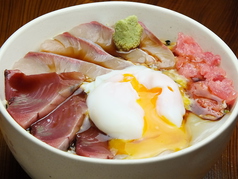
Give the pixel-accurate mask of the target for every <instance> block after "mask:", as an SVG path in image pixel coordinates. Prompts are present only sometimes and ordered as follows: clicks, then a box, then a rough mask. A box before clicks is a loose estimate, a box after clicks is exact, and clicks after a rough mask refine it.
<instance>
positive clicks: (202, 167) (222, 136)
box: [0, 2, 238, 179]
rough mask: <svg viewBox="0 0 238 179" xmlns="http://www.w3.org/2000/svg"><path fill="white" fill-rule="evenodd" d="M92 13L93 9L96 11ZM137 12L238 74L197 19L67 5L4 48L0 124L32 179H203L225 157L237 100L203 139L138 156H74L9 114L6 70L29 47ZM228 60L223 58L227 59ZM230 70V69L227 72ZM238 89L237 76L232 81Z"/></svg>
mask: <svg viewBox="0 0 238 179" xmlns="http://www.w3.org/2000/svg"><path fill="white" fill-rule="evenodd" d="M92 12H93V13H92ZM132 14H134V15H137V16H138V18H139V20H140V21H142V22H144V23H145V25H146V26H148V27H149V29H150V30H151V31H152V32H154V33H155V35H157V36H158V37H159V38H162V39H171V40H175V39H176V37H177V34H178V33H179V32H184V33H185V34H188V35H191V36H193V37H194V38H195V39H196V41H197V42H198V43H199V44H200V45H201V46H202V48H203V49H204V50H206V51H212V52H213V53H215V54H219V55H220V56H221V58H222V59H223V61H222V67H223V68H224V69H225V70H226V71H227V72H228V76H229V77H231V78H232V77H233V78H234V77H237V76H238V64H237V59H236V57H235V55H234V54H233V53H232V51H231V50H230V49H229V47H228V46H227V45H226V44H225V43H224V42H223V41H222V40H221V39H220V38H219V37H217V36H216V35H215V34H214V33H213V32H211V31H210V30H208V29H207V28H206V27H204V26H203V25H201V24H199V23H198V22H196V21H194V20H192V19H190V18H188V17H186V16H184V15H181V14H179V13H176V12H173V11H171V10H168V9H164V8H161V7H157V6H152V5H147V4H141V3H131V2H102V3H91V4H85V5H79V6H74V7H69V8H65V9H62V10H58V11H55V12H52V13H48V14H46V15H43V16H41V17H39V18H37V19H35V20H33V21H31V22H29V23H28V24H26V25H24V26H23V27H22V28H20V29H19V30H18V31H16V32H15V33H14V34H13V35H12V36H11V37H10V38H9V39H8V40H7V41H6V42H5V44H4V45H3V46H2V48H1V50H0V64H1V65H0V85H1V88H0V98H1V104H0V109H1V120H0V126H1V131H2V133H3V136H4V138H5V140H6V142H7V144H8V146H9V148H10V150H11V151H12V153H13V155H14V156H15V158H16V159H17V161H18V162H19V163H20V164H21V166H22V167H23V168H24V169H25V171H26V172H27V173H28V174H29V175H30V176H31V177H32V178H40V179H42V178H57V179H60V178H70V179H74V178H84V179H87V178H90V179H93V178H97V179H98V178H103V179H106V178H114V179H116V178H125V179H126V178H130V179H133V178H135V179H138V178H150V179H152V178H166V179H169V178H177V179H178V178H183V179H185V178H193V179H195V178H202V177H203V176H204V175H205V174H206V172H208V170H209V169H210V167H211V166H212V165H213V164H214V162H215V161H216V160H217V158H218V157H219V156H220V155H221V152H222V150H223V149H224V148H225V146H226V144H227V142H228V141H229V139H230V135H231V133H232V131H233V128H234V126H235V123H236V116H237V112H238V105H237V103H235V105H234V106H233V108H232V110H231V113H230V114H229V115H226V116H225V118H226V122H225V123H224V124H223V125H222V126H221V127H220V128H219V129H218V130H216V131H215V132H214V133H213V134H212V135H210V136H208V137H207V138H206V139H204V140H202V141H201V142H199V143H197V144H195V145H193V146H191V147H189V148H186V149H184V150H181V151H178V152H176V153H173V154H170V155H167V156H161V157H159V158H148V159H139V160H106V159H93V158H85V157H81V156H74V155H71V154H68V153H66V152H63V151H60V150H57V149H55V148H53V147H51V146H49V145H47V144H45V143H43V142H41V141H39V140H38V139H36V138H35V137H33V136H31V135H30V134H29V133H27V132H26V131H25V130H24V129H22V128H21V127H20V126H19V125H18V124H17V123H16V122H15V121H14V120H13V119H12V118H11V116H10V115H9V114H8V113H7V111H6V109H5V97H4V88H3V86H4V73H3V72H4V70H5V69H11V67H12V65H13V63H14V62H15V61H16V60H18V59H20V58H21V57H23V56H24V55H25V54H26V53H27V52H28V51H32V50H36V49H37V48H38V47H39V44H40V43H41V42H42V41H43V40H45V39H47V38H51V37H53V36H55V35H57V34H59V33H61V32H63V31H66V30H69V29H70V28H72V27H74V26H76V25H78V24H80V23H84V22H89V21H92V20H95V21H99V22H102V23H104V24H109V25H111V24H114V23H115V22H116V21H117V20H119V19H122V18H125V17H127V16H129V15H132ZM224 59H225V60H224ZM228 69H229V70H228ZM234 85H235V88H236V89H238V80H234Z"/></svg>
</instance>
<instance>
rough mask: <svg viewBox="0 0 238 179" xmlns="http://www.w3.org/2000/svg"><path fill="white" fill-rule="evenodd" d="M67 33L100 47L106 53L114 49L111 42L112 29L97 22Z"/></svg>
mask: <svg viewBox="0 0 238 179" xmlns="http://www.w3.org/2000/svg"><path fill="white" fill-rule="evenodd" d="M69 33H70V34H72V35H73V36H75V37H79V38H85V39H88V40H90V41H92V42H94V43H96V44H98V45H100V46H101V47H102V48H103V49H104V50H105V51H106V52H108V53H110V52H112V51H115V49H116V48H115V45H114V43H113V41H112V36H113V33H114V29H112V28H110V27H108V26H105V25H103V24H101V23H99V22H97V21H92V22H89V23H84V24H80V25H78V26H76V27H74V28H72V29H71V30H70V31H69Z"/></svg>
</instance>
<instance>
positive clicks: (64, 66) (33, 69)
mask: <svg viewBox="0 0 238 179" xmlns="http://www.w3.org/2000/svg"><path fill="white" fill-rule="evenodd" d="M13 69H19V70H20V71H22V72H23V73H25V74H26V75H32V74H41V73H49V72H56V73H62V72H73V71H77V72H81V73H83V74H84V75H86V76H87V77H89V78H90V79H95V78H96V77H97V76H100V75H103V74H106V73H109V72H111V70H110V69H107V68H104V67H101V66H99V65H96V64H93V63H89V62H85V61H82V60H77V59H74V58H70V57H65V56H61V55H56V54H52V53H46V52H29V53H27V54H26V55H25V57H24V58H22V59H20V60H19V61H17V62H16V63H15V64H14V66H13Z"/></svg>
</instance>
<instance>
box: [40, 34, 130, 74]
mask: <svg viewBox="0 0 238 179" xmlns="http://www.w3.org/2000/svg"><path fill="white" fill-rule="evenodd" d="M40 49H41V51H44V52H52V53H56V54H59V55H64V56H68V57H73V58H77V59H81V60H84V61H88V62H91V63H95V64H98V65H101V66H103V67H106V68H110V69H114V70H121V69H124V68H126V67H129V66H132V65H133V63H131V62H129V61H126V60H123V59H120V58H117V57H114V56H112V55H110V54H109V53H107V52H105V51H104V50H103V49H102V48H101V47H100V46H99V45H97V44H95V43H93V42H91V41H88V40H86V39H83V38H77V37H74V36H72V35H71V34H70V33H68V32H65V33H63V34H60V35H58V36H56V37H54V40H46V41H45V42H43V43H42V44H41V48H40Z"/></svg>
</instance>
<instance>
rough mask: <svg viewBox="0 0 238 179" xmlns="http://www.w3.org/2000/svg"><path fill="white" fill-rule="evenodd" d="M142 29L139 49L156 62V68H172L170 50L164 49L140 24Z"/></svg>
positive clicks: (172, 60) (172, 56)
mask: <svg viewBox="0 0 238 179" xmlns="http://www.w3.org/2000/svg"><path fill="white" fill-rule="evenodd" d="M140 24H141V26H142V27H143V28H144V30H143V33H142V36H141V42H140V48H141V49H142V50H144V51H146V52H147V53H148V54H149V55H152V56H153V57H154V58H155V59H156V60H157V62H156V64H155V65H156V66H157V67H158V69H161V68H173V67H174V65H175V57H174V55H173V53H172V51H171V50H169V48H168V47H166V46H165V45H164V44H163V43H162V42H161V41H160V40H159V39H158V38H157V37H156V36H155V35H154V34H153V33H152V32H150V31H149V29H147V27H146V26H145V25H144V24H143V23H142V22H140Z"/></svg>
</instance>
